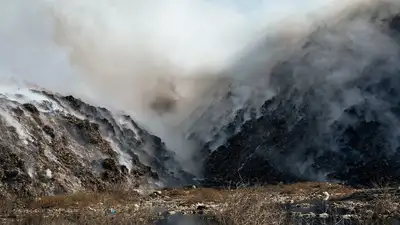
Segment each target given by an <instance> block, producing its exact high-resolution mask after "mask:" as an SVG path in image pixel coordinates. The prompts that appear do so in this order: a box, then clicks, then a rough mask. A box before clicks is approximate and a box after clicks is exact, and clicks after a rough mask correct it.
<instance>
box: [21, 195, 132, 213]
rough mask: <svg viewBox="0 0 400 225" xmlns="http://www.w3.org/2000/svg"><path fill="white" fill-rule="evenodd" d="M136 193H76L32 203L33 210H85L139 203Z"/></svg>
mask: <svg viewBox="0 0 400 225" xmlns="http://www.w3.org/2000/svg"><path fill="white" fill-rule="evenodd" d="M139 198H140V197H139V195H137V194H135V192H125V191H110V192H104V193H74V194H70V195H56V196H44V197H41V198H38V199H35V200H33V201H31V202H30V204H29V208H31V209H40V208H41V209H46V208H84V207H88V206H91V205H97V204H103V205H106V206H112V205H117V204H124V203H133V202H135V201H139Z"/></svg>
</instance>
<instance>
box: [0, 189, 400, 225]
mask: <svg viewBox="0 0 400 225" xmlns="http://www.w3.org/2000/svg"><path fill="white" fill-rule="evenodd" d="M389 190H390V191H389ZM324 191H327V192H329V193H330V194H331V196H332V201H330V202H329V203H328V204H331V205H332V204H333V205H335V204H339V205H340V204H344V205H345V204H347V203H346V202H345V201H346V200H344V199H346V198H347V199H348V197H346V196H353V198H355V201H356V202H357V201H358V202H362V203H365V202H367V200H366V199H367V198H365V197H363V196H369V197H371V198H372V200H369V203H368V202H367V203H368V206H366V207H364V206H362V207H363V208H361V209H358V210H364V212H365V211H366V210H369V209H370V210H371V211H373V212H374V213H375V214H374V215H375V216H376V215H388V214H389V215H395V214H394V212H396V211H399V209H400V208H395V207H393V206H394V205H395V204H393V203H394V202H396V201H398V198H396V199H395V197H394V196H399V195H396V194H393V188H392V189H390V188H380V189H379V191H378V192H377V191H373V193H374V194H373V195H371V194H369V192H367V191H362V190H355V189H352V188H348V187H345V186H342V185H338V184H328V183H317V182H308V183H298V184H290V185H275V186H262V187H261V186H260V187H252V188H248V187H247V188H245V187H243V188H237V189H213V188H194V189H193V188H182V189H163V190H161V194H159V193H157V194H154V193H153V194H150V195H139V194H137V193H136V192H133V191H129V192H126V191H112V192H104V193H75V194H71V195H59V196H46V197H42V198H38V199H34V200H32V199H29V200H26V201H25V202H24V201H4V200H3V201H2V202H0V204H1V205H2V206H3V207H1V210H0V216H2V218H6V217H8V218H14V219H21V220H20V221H19V222H18V223H13V224H66V225H69V224H121V225H122V224H132V225H136V224H149V223H150V222H149V221H152V220H154V219H155V218H158V216H159V215H157V213H156V211H155V210H154V209H155V208H156V207H161V208H165V209H167V210H172V211H176V212H184V211H185V210H186V211H185V212H186V213H192V212H193V211H196V207H197V204H198V203H200V204H203V205H205V207H206V210H204V211H202V210H200V211H202V213H205V214H207V215H211V216H213V217H215V218H216V219H217V221H218V222H219V223H220V224H222V225H256V224H257V225H258V224H291V223H292V222H293V221H297V220H298V218H294V217H293V214H291V213H290V210H289V206H290V205H293V204H298V203H300V204H303V203H307V202H308V203H309V202H314V203H310V204H314V205H315V206H317V204H318V203H316V202H318V201H321V193H322V192H324ZM359 191H360V192H359ZM354 196H355V197H354ZM357 196H358V197H357ZM350 201H353V200H350ZM17 202H18V204H15V203H17ZM148 203H150V204H148ZM324 204H326V203H324ZM138 205H140V207H138ZM15 209H20V211H23V212H26V213H25V214H24V215H22V214H20V215H16V214H18V213H15V212H17V211H15ZM110 209H116V211H117V213H116V214H115V215H113V214H112V213H111V212H110ZM335 210H336V209H335V208H330V209H329V211H326V213H328V214H329V215H330V216H335V215H337V216H338V218H339V220H338V221H340V220H341V219H340V218H341V214H340V213H339V212H338V211H335ZM322 211H323V210H322ZM322 211H321V212H319V213H322ZM359 212H361V211H357V213H359ZM303 219H304V220H312V218H306V217H303V218H302V220H303ZM335 219H336V218H335ZM14 221H15V220H14ZM0 224H1V220H0Z"/></svg>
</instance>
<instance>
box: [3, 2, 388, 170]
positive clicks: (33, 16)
mask: <svg viewBox="0 0 400 225" xmlns="http://www.w3.org/2000/svg"><path fill="white" fill-rule="evenodd" d="M358 1H360V2H362V3H363V4H364V3H365V4H367V3H370V1H368V0H364V1H362V0H358ZM332 2H335V4H336V5H335V7H333V6H332V5H331V4H330V3H332ZM355 2H356V1H355V0H354V1H348V2H347V3H340V5H338V4H339V3H338V2H337V1H331V0H324V1H322V0H308V1H295V0H286V1H279V3H278V2H276V1H269V0H261V1H244V0H243V1H239V0H237V1H225V0H221V1H216V0H215V1H211V0H210V1H206V0H177V1H174V2H172V1H168V2H167V1H157V0H148V1H140V0H84V1H82V0H37V1H28V2H27V1H23V0H14V1H8V0H0V13H1V15H2V20H1V22H0V50H1V51H0V74H1V76H2V77H4V78H6V77H7V78H13V79H17V80H26V81H29V82H32V83H36V84H38V85H40V86H43V87H45V88H49V89H51V90H54V91H59V92H62V93H65V92H72V93H74V94H76V95H78V96H81V97H90V98H92V99H93V98H94V101H97V102H98V103H99V104H102V105H107V106H111V107H114V108H118V109H122V110H125V111H128V112H130V113H131V114H133V115H134V117H136V118H135V119H136V120H139V121H140V122H141V123H142V124H144V125H145V126H147V127H148V128H149V129H150V130H151V131H153V132H155V134H156V135H159V136H161V137H162V138H163V140H164V141H166V143H167V145H168V146H169V147H170V148H171V149H173V150H175V151H177V153H179V154H178V156H179V157H180V158H181V161H182V162H184V161H187V160H188V159H190V158H191V157H192V156H193V151H195V150H193V149H196V146H195V145H193V144H192V143H190V142H188V141H187V140H186V139H185V137H184V136H185V133H184V132H183V131H182V127H181V123H182V121H183V120H184V119H185V118H187V117H188V116H189V115H192V113H193V111H195V110H196V109H197V108H198V107H199V106H201V105H204V104H205V105H207V104H208V103H210V102H212V101H214V97H215V96H214V95H213V94H214V93H218V92H222V93H224V92H226V91H227V89H228V87H229V86H230V85H232V84H233V83H239V84H240V83H242V82H244V83H246V85H248V86H249V87H250V88H253V87H254V88H255V89H257V88H258V89H257V90H259V91H258V92H257V93H256V95H257V96H259V94H260V93H262V92H267V91H268V90H269V91H271V90H273V88H270V87H269V84H268V82H269V81H268V76H269V75H268V73H269V72H268V71H269V69H270V67H272V66H273V65H274V64H275V62H276V61H278V60H279V59H281V58H284V57H285V56H286V55H288V54H289V53H291V52H293V51H295V50H296V46H297V44H298V43H302V42H301V41H302V40H303V39H302V38H303V37H305V35H306V34H308V33H309V32H310V31H312V30H313V28H314V27H315V26H316V25H317V24H316V22H318V21H319V20H320V19H321V15H325V14H332V15H335V17H336V16H340V15H341V13H342V12H341V10H342V9H343V8H346V7H350V6H349V5H351V4H356V3H355ZM321 7H322V8H321ZM351 8H354V7H353V6H351ZM311 12H313V13H314V14H309V13H311ZM365 19H368V18H365ZM359 25H360V26H359ZM365 25H366V24H365V23H364V22H363V21H362V20H360V21H353V22H352V23H351V24H350V25H343V26H348V33H347V34H343V36H332V35H330V34H327V36H326V37H324V38H326V40H327V42H326V44H327V45H329V46H330V47H331V48H332V49H337V48H339V47H341V46H342V43H343V42H342V41H343V40H345V39H348V38H353V39H352V41H354V46H355V47H357V50H360V52H359V53H360V54H362V55H363V54H366V55H373V54H375V52H378V53H379V54H380V53H381V52H384V51H386V50H388V53H387V54H390V50H391V48H390V46H381V45H376V46H375V44H376V43H377V41H382V40H383V39H384V38H385V36H382V35H381V34H380V33H377V31H376V30H374V29H371V27H369V26H365ZM346 29H347V28H346ZM353 34H354V35H353ZM365 34H366V37H365V38H361V36H362V35H365ZM265 37H269V39H268V41H264V40H265ZM257 40H263V43H262V44H261V45H260V46H258V45H259V44H260V42H259V41H257ZM360 41H361V42H360ZM363 41H365V44H367V45H368V47H370V48H367V49H366V50H365V51H368V52H363V51H364V48H363V47H364V45H363V43H364V42H363ZM251 43H253V44H254V43H257V46H258V47H256V48H258V49H259V51H253V49H254V48H251V47H249V46H248V45H249V44H251ZM288 43H290V44H288ZM360 43H361V45H360ZM381 47H384V48H381ZM243 49H251V52H250V54H247V53H245V52H243ZM319 53H321V54H319ZM341 54H342V53H340V52H339V53H338V54H335V52H333V53H329V54H327V55H324V52H319V51H317V52H316V54H315V58H313V59H312V60H314V64H315V66H316V67H317V68H320V70H321V71H320V72H321V73H324V71H325V70H326V69H328V64H330V60H332V58H336V59H338V60H343V58H342V57H343V55H341ZM243 56H244V57H243ZM357 60H358V58H357V59H355V60H354V61H352V62H356V65H355V66H354V67H352V65H350V64H349V63H347V64H346V67H347V66H350V68H345V67H344V68H343V70H342V71H341V72H340V71H338V73H337V74H335V75H334V76H333V75H332V77H334V79H333V81H332V82H335V83H337V82H341V81H342V80H343V79H348V77H349V76H351V74H353V72H354V71H353V70H352V68H354V69H356V70H358V69H362V68H363V62H364V60H361V61H357ZM339 72H340V73H339ZM260 79H261V81H262V82H260ZM295 79H298V80H301V82H298V83H296V84H295V85H306V84H307V82H312V79H311V80H309V77H296V78H295ZM216 95H219V94H216ZM254 95H255V94H254V93H253V94H250V95H246V97H245V98H246V99H245V100H248V99H254ZM264 98H266V96H263V97H262V98H261V99H260V102H259V103H261V102H262V101H263V100H265V99H264ZM241 102H243V101H241ZM235 107H237V106H235ZM214 113H216V114H219V112H214ZM189 119H190V118H189ZM194 119H197V118H194ZM204 132H207V131H204ZM192 150H193V151H192ZM190 164H191V162H190V161H188V166H190Z"/></svg>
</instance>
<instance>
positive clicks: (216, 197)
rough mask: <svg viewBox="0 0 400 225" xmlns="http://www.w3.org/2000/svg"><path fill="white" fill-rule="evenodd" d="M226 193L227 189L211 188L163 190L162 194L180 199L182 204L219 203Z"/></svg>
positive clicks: (222, 200) (223, 199)
mask: <svg viewBox="0 0 400 225" xmlns="http://www.w3.org/2000/svg"><path fill="white" fill-rule="evenodd" d="M228 193H229V191H228V190H218V189H213V188H196V189H164V190H163V195H167V196H169V197H171V198H174V199H181V200H182V201H181V203H182V204H183V205H193V204H196V203H205V202H208V203H209V202H214V203H221V202H224V201H225V199H226V197H227V196H228Z"/></svg>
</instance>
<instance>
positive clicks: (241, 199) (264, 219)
mask: <svg viewBox="0 0 400 225" xmlns="http://www.w3.org/2000/svg"><path fill="white" fill-rule="evenodd" d="M270 197H271V195H270V193H269V192H267V191H266V189H265V188H261V187H260V188H246V189H238V190H236V191H231V192H230V193H229V194H228V195H227V197H226V199H225V203H224V206H223V207H222V208H221V210H220V211H219V212H217V213H216V218H217V220H218V221H219V222H220V223H221V224H223V225H259V224H283V223H284V221H285V218H286V213H285V210H284V208H283V207H282V206H281V205H279V204H278V203H276V202H274V201H272V200H271V199H270Z"/></svg>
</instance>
